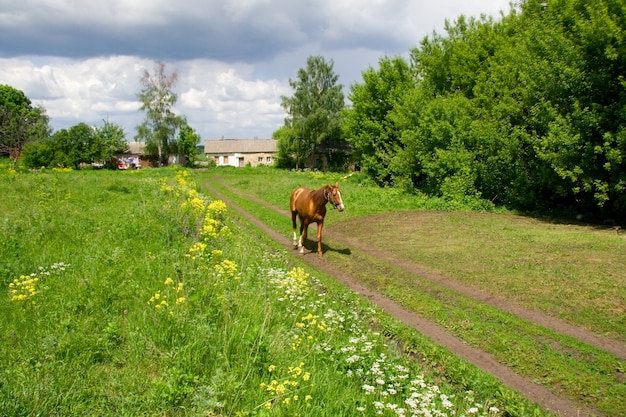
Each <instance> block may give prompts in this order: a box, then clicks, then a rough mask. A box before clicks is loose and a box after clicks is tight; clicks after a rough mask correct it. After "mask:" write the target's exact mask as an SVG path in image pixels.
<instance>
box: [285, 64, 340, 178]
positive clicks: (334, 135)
mask: <svg viewBox="0 0 626 417" xmlns="http://www.w3.org/2000/svg"><path fill="white" fill-rule="evenodd" d="M338 79H339V76H338V75H336V74H335V73H334V72H333V62H332V61H330V62H326V60H325V59H324V58H323V57H321V56H312V57H309V58H308V59H307V68H306V69H302V68H301V69H300V70H298V77H297V79H295V80H292V79H289V85H290V86H291V88H293V89H294V95H293V96H291V97H287V96H282V97H281V100H282V102H281V105H282V106H283V108H284V109H285V111H286V112H287V118H285V125H284V126H285V127H286V128H288V131H287V133H288V134H285V135H284V136H283V137H282V138H278V140H279V144H278V147H279V149H281V148H282V149H283V150H284V152H285V154H289V155H292V156H293V159H294V161H295V167H296V169H299V168H300V167H301V166H302V165H303V164H304V162H305V161H306V160H307V158H309V157H310V156H311V155H312V154H313V152H314V151H315V147H316V146H317V145H320V144H322V143H323V142H335V143H337V142H341V111H342V109H343V108H344V105H345V104H344V96H343V91H342V88H343V87H342V85H341V84H337V81H338Z"/></svg>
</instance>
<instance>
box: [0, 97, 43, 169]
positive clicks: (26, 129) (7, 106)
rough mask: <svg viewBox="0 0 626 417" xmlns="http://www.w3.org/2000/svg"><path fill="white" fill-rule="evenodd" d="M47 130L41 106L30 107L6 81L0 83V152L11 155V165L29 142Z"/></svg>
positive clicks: (27, 101)
mask: <svg viewBox="0 0 626 417" xmlns="http://www.w3.org/2000/svg"><path fill="white" fill-rule="evenodd" d="M49 134H50V128H49V127H48V116H47V115H46V111H45V109H44V108H43V107H40V106H36V107H33V106H32V103H31V101H30V99H28V97H26V95H25V94H24V93H23V92H22V91H20V90H17V89H15V88H13V87H10V86H8V85H0V154H6V155H9V156H10V157H11V159H13V166H15V164H16V163H17V160H18V159H19V158H20V156H21V155H22V151H23V150H24V147H25V146H26V145H28V144H29V143H32V142H36V141H38V140H42V139H45V138H46V137H48V135H49Z"/></svg>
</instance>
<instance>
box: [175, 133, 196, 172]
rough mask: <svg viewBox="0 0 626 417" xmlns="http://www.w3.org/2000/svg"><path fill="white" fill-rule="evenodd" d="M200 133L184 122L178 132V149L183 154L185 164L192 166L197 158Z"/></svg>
mask: <svg viewBox="0 0 626 417" xmlns="http://www.w3.org/2000/svg"><path fill="white" fill-rule="evenodd" d="M200 139H201V138H200V135H199V134H198V133H196V131H195V130H194V129H193V128H192V127H191V126H189V125H188V124H187V123H185V124H184V125H183V126H182V127H181V129H180V132H179V133H178V151H179V153H180V154H181V155H182V156H184V158H185V160H186V164H185V165H187V166H189V167H192V166H193V165H194V163H195V162H196V160H197V159H198V144H199V143H200Z"/></svg>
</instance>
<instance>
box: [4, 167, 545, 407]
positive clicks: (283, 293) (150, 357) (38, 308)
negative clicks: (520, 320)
mask: <svg viewBox="0 0 626 417" xmlns="http://www.w3.org/2000/svg"><path fill="white" fill-rule="evenodd" d="M203 175H204V174H199V175H195V174H194V175H192V176H189V174H188V173H187V171H181V170H175V169H159V170H142V171H132V172H117V171H85V172H60V171H51V170H46V171H42V172H17V173H16V172H13V171H9V170H7V169H6V167H3V168H1V169H0V195H2V199H0V213H2V215H1V218H0V235H1V236H2V237H3V238H2V239H1V240H0V286H2V287H3V288H5V291H3V294H4V296H1V297H0V322H2V326H1V327H0V415H3V416H50V415H63V416H74V415H75V416H83V415H101V416H108V415H110V416H113V415H115V416H136V415H147V416H164V415H167V416H226V415H229V416H269V415H277V416H281V415H283V416H287V415H300V416H306V415H310V416H351V415H355V414H359V415H360V414H362V415H377V414H376V412H377V408H376V407H378V406H382V407H386V410H387V411H385V412H386V413H387V414H388V415H393V412H392V411H391V408H390V407H392V406H393V405H394V404H396V405H398V406H400V407H404V408H406V409H407V410H408V408H409V407H410V404H407V403H405V400H406V399H408V398H409V397H411V393H413V392H420V393H422V394H423V395H422V396H421V397H420V398H421V402H420V404H415V406H416V407H417V406H418V405H419V406H423V407H428V408H429V409H431V410H435V409H439V410H446V411H448V412H451V410H454V411H455V412H457V413H466V414H467V413H468V410H472V411H473V409H474V408H475V409H476V410H477V412H476V413H475V415H503V414H505V413H507V415H520V416H521V415H536V416H542V415H549V414H548V413H546V412H543V411H541V410H540V409H538V408H537V407H536V406H534V405H533V404H531V403H529V402H528V401H526V400H524V399H523V398H521V397H520V396H519V395H518V394H516V393H514V392H512V391H510V390H508V389H506V388H504V387H502V386H501V385H500V384H499V383H498V382H497V381H496V380H495V379H494V378H492V377H490V376H489V375H485V374H484V373H482V372H480V371H478V370H476V369H475V368H473V367H472V366H469V365H468V364H466V363H464V362H463V361H460V360H458V359H457V358H455V357H454V356H452V355H450V354H449V353H448V352H446V351H445V350H444V349H441V348H439V347H437V346H435V345H433V344H432V343H431V342H429V341H428V340H426V339H425V338H423V337H421V336H420V335H419V334H417V333H416V332H414V331H413V330H411V329H408V328H407V327H406V326H403V325H402V324H401V323H398V322H396V321H395V320H393V319H391V318H389V317H388V316H386V315H385V314H383V313H381V312H380V311H377V310H375V309H373V308H372V307H371V306H369V305H368V304H367V303H366V302H365V301H363V300H361V299H360V298H359V297H356V296H355V295H353V294H351V293H350V292H348V291H346V290H344V289H343V288H341V287H340V286H339V285H338V284H336V283H335V282H334V281H333V280H332V278H330V277H326V276H324V275H323V274H321V273H318V272H316V271H309V270H306V269H301V268H300V269H299V268H298V267H301V266H302V265H301V264H300V262H299V259H298V258H297V257H293V256H292V254H291V252H290V251H286V250H284V249H281V247H280V246H279V245H277V244H275V243H274V242H272V241H271V240H269V239H268V238H267V237H266V236H265V235H264V234H263V233H260V232H259V231H258V230H255V229H254V228H253V227H250V225H249V224H248V223H247V222H246V221H245V220H243V219H242V218H241V217H239V216H238V215H237V214H235V213H233V212H232V211H230V210H227V211H226V212H225V213H223V212H222V211H221V206H220V205H219V204H218V203H217V202H215V201H214V199H213V198H212V197H211V196H209V195H206V194H203V193H202V186H201V182H202V181H204V178H205V177H204V176H203ZM243 181H245V180H243ZM196 183H197V184H198V185H196ZM355 186H357V185H356V184H355ZM196 190H197V191H200V193H199V194H198V193H197V192H196ZM368 322H371V323H378V325H377V326H382V328H383V329H387V330H385V333H389V329H394V330H393V333H394V334H395V335H402V334H404V335H405V337H406V340H407V343H410V345H411V346H413V347H414V348H415V349H417V350H419V351H420V352H421V356H420V357H421V360H413V359H411V357H407V356H404V355H402V354H401V353H400V351H399V350H398V349H397V348H396V346H395V342H391V343H390V341H389V340H388V339H387V338H386V337H384V336H383V335H381V334H378V333H376V332H375V331H374V330H372V328H371V327H370V326H368V325H367V323H368ZM377 326H375V327H377ZM455 375H456V377H454V376H455ZM460 375H463V377H459V376H460ZM380 381H384V384H381V383H380ZM412 381H416V382H412ZM470 391H471V392H470ZM439 392H440V393H443V394H445V395H447V397H441V396H440V395H439ZM435 393H436V395H433V394H435ZM416 401H417V400H416ZM448 401H449V402H448ZM492 407H495V408H497V409H498V410H499V411H495V408H492ZM490 408H491V410H492V411H489V410H490ZM361 410H362V411H361Z"/></svg>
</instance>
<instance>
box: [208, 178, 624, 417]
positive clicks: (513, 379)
mask: <svg viewBox="0 0 626 417" xmlns="http://www.w3.org/2000/svg"><path fill="white" fill-rule="evenodd" d="M221 184H222V183H221ZM204 185H205V187H206V188H207V189H208V190H209V191H210V192H211V193H212V194H213V195H215V196H216V197H217V198H219V199H221V200H223V201H224V202H225V203H226V204H227V205H228V206H229V207H231V208H232V209H233V210H235V211H237V212H238V213H239V214H240V215H242V216H243V217H244V218H246V219H247V220H248V221H250V222H251V223H252V224H254V225H255V226H256V227H258V228H259V229H261V230H262V231H263V232H265V233H267V234H268V235H269V236H270V237H271V238H272V239H274V240H275V241H276V242H278V243H280V244H282V245H283V246H285V247H287V248H292V243H291V240H290V239H288V238H287V237H285V236H284V233H279V232H277V231H275V230H273V229H272V228H270V227H268V226H267V225H265V224H264V223H263V222H261V221H259V220H258V219H256V218H255V217H254V216H253V215H251V214H250V213H248V212H247V211H245V210H243V209H242V208H241V207H239V206H237V205H236V204H235V203H234V202H233V201H232V200H230V199H229V198H228V197H226V196H224V195H223V194H222V193H220V192H219V191H218V190H216V189H215V188H213V187H211V185H210V184H208V183H205V184H204ZM222 186H224V187H227V188H228V186H227V185H226V184H222ZM245 198H246V199H248V200H250V201H253V202H255V203H258V204H261V205H263V206H265V207H267V208H269V209H272V210H274V211H276V212H278V213H280V214H283V215H285V216H289V217H290V215H289V213H288V212H287V211H286V210H284V209H280V208H278V207H275V206H272V205H271V204H268V203H266V202H264V201H261V200H259V199H258V198H256V197H254V196H250V195H246V196H245ZM333 240H334V241H338V242H342V243H345V244H346V245H348V246H350V247H352V248H354V249H357V250H359V251H362V252H364V253H368V254H369V255H370V256H373V257H377V258H378V259H381V260H383V261H386V262H391V263H393V264H394V265H395V266H398V267H401V268H403V269H405V270H407V271H408V272H411V273H414V274H417V275H419V276H420V277H424V278H427V279H430V280H433V281H436V282H437V283H439V284H441V285H444V286H447V287H449V288H451V289H453V290H455V291H457V292H459V293H461V294H463V295H466V296H468V297H472V298H474V299H476V300H479V301H481V302H484V303H487V304H490V305H493V306H495V307H497V308H499V309H501V310H504V311H508V312H510V313H512V314H515V315H517V316H519V317H522V318H524V319H526V320H529V321H532V322H534V323H537V324H539V325H542V326H545V327H548V328H551V329H553V330H556V331H558V332H560V333H563V334H567V335H569V336H572V337H575V338H577V339H579V340H581V341H584V342H586V343H588V344H591V345H594V346H596V347H599V348H601V349H604V350H606V351H609V352H612V353H614V354H616V355H617V356H619V357H620V358H624V357H626V348H625V347H624V346H623V345H622V344H620V343H618V342H616V341H612V340H608V339H604V338H600V337H598V336H596V335H594V334H593V333H591V332H589V331H587V330H585V329H582V328H579V327H576V326H572V325H570V324H568V323H565V322H563V321H562V320H559V319H556V318H554V317H550V316H547V315H545V314H543V313H539V312H536V311H531V310H527V309H524V308H522V307H520V306H515V305H511V303H510V302H507V301H506V300H504V299H499V298H497V297H493V296H491V295H489V294H486V293H483V292H481V291H478V290H476V289H473V288H470V287H468V286H465V285H463V284H460V283H458V282H456V281H454V280H451V279H449V278H446V277H443V276H440V275H437V274H433V273H431V272H429V271H427V270H425V269H423V268H421V267H420V266H419V265H415V264H413V263H411V262H408V261H405V260H400V259H397V258H396V257H394V256H393V255H392V254H390V253H388V252H384V251H380V250H376V249H373V248H370V247H365V245H362V244H360V243H359V242H358V241H357V240H356V239H354V238H351V237H348V236H337V235H333ZM302 258H303V259H304V260H305V261H306V262H307V263H309V264H311V265H312V266H314V267H315V268H317V269H319V270H321V271H323V272H325V273H326V274H328V275H330V276H333V277H334V278H336V279H337V280H338V281H340V282H341V283H343V284H344V285H346V286H347V287H348V288H350V289H351V290H352V291H354V292H356V293H358V294H360V295H361V296H363V297H365V298H367V299H368V300H370V301H371V302H372V303H374V304H376V305H377V306H378V307H380V308H381V309H383V310H384V311H386V312H387V313H388V314H390V315H392V316H394V317H396V318H397V319H399V320H401V321H403V322H404V323H406V324H407V325H409V326H411V327H413V328H415V329H417V330H418V331H419V332H420V333H422V334H423V335H425V336H427V337H429V338H430V339H431V340H433V341H434V342H435V343H437V344H439V345H441V346H444V347H446V348H447V349H449V350H450V351H451V352H452V353H454V354H455V355H457V356H459V357H461V358H463V359H465V360H467V361H468V362H470V363H472V364H473V365H475V366H476V367H478V368H480V369H482V370H483V371H485V372H488V373H489V374H491V375H493V376H495V377H497V378H498V379H499V380H500V381H501V382H502V383H503V384H504V385H506V386H508V387H510V388H512V389H514V390H516V391H518V392H520V393H521V394H522V395H524V396H525V397H526V398H528V399H530V400H531V401H534V402H536V403H537V404H540V405H541V406H542V407H543V408H545V409H546V410H549V411H551V412H553V413H555V414H556V415H559V416H563V417H585V416H589V417H592V416H599V415H601V414H600V413H599V412H597V411H595V410H591V409H589V408H587V407H585V406H583V405H580V404H577V403H575V402H573V401H571V400H570V399H567V398H564V397H560V396H558V395H556V394H554V393H552V392H551V391H549V390H548V389H546V388H545V387H543V386H541V385H539V384H537V383H535V382H533V381H531V380H530V379H528V378H526V377H523V376H520V375H518V374H516V373H515V372H514V371H513V370H511V368H509V367H507V366H505V365H502V364H501V363H500V362H498V361H497V359H496V358H495V357H494V356H493V355H491V354H489V353H486V352H484V351H482V350H479V349H476V348H474V347H472V346H469V345H467V344H465V343H464V342H463V341H462V340H460V339H458V338H457V337H456V336H454V335H452V334H450V333H449V332H448V331H446V330H445V329H444V328H442V327H441V326H439V325H437V324H435V323H433V322H431V321H429V320H426V319H424V318H422V317H420V316H419V315H417V314H415V313H413V312H411V311H408V310H406V309H405V308H403V307H402V306H400V305H399V304H398V303H396V302H395V301H393V300H391V299H389V298H387V297H385V296H383V295H382V294H380V293H377V292H375V291H372V290H370V289H369V288H367V287H365V286H364V285H362V284H361V283H360V282H359V280H358V278H355V277H352V276H349V275H347V274H345V273H343V272H342V271H340V270H338V269H336V268H335V267H333V266H332V265H331V264H330V263H328V262H326V261H324V258H320V257H318V256H317V254H315V253H311V252H307V253H305V254H304V255H302Z"/></svg>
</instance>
